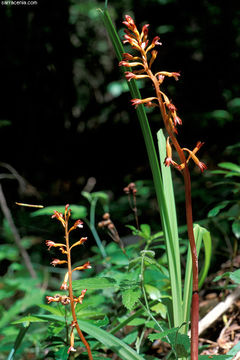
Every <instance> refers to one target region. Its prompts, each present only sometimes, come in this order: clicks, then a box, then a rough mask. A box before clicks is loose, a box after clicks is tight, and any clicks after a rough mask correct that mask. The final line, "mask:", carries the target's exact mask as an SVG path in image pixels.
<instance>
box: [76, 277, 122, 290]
mask: <svg viewBox="0 0 240 360" xmlns="http://www.w3.org/2000/svg"><path fill="white" fill-rule="evenodd" d="M116 285H117V284H116V281H115V280H114V279H111V278H108V277H92V278H90V279H81V280H75V281H74V282H73V289H74V290H82V289H86V288H87V289H88V290H97V289H109V288H115V287H116Z"/></svg>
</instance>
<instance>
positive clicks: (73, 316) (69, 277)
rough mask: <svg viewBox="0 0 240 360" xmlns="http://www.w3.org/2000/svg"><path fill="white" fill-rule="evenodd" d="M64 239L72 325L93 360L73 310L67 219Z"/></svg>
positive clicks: (91, 359)
mask: <svg viewBox="0 0 240 360" xmlns="http://www.w3.org/2000/svg"><path fill="white" fill-rule="evenodd" d="M65 240H66V251H67V263H68V291H69V297H70V305H71V312H72V318H73V323H74V326H75V328H76V330H77V333H78V335H79V337H80V339H81V341H82V342H83V344H84V345H85V347H86V349H87V353H88V358H89V360H93V357H92V353H91V349H90V346H89V344H88V342H87V340H86V339H85V337H84V335H83V333H82V331H81V329H80V327H79V325H78V321H77V316H76V312H75V304H74V300H73V288H72V263H71V250H70V246H69V231H68V221H66V222H65Z"/></svg>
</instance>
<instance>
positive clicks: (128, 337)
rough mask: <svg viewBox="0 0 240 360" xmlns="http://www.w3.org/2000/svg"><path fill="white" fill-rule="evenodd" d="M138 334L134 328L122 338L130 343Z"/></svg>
mask: <svg viewBox="0 0 240 360" xmlns="http://www.w3.org/2000/svg"><path fill="white" fill-rule="evenodd" d="M137 336H138V330H134V331H132V332H131V333H129V334H127V336H125V337H124V338H123V339H122V340H123V341H124V342H125V343H126V344H128V345H131V344H132V343H133V342H134V341H136V339H137Z"/></svg>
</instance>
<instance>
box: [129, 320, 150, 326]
mask: <svg viewBox="0 0 240 360" xmlns="http://www.w3.org/2000/svg"><path fill="white" fill-rule="evenodd" d="M145 322H146V319H143V318H135V319H133V320H131V321H130V322H129V323H128V325H129V326H140V325H143V324H145Z"/></svg>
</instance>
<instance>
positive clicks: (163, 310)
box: [151, 302, 167, 319]
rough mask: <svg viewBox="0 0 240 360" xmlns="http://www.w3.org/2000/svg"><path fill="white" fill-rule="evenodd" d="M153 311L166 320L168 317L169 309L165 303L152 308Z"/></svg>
mask: <svg viewBox="0 0 240 360" xmlns="http://www.w3.org/2000/svg"><path fill="white" fill-rule="evenodd" d="M151 310H152V311H154V312H155V313H157V314H160V315H161V317H162V318H163V319H166V316H167V307H166V305H164V304H163V303H160V302H159V303H158V304H156V305H154V306H152V307H151Z"/></svg>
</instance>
